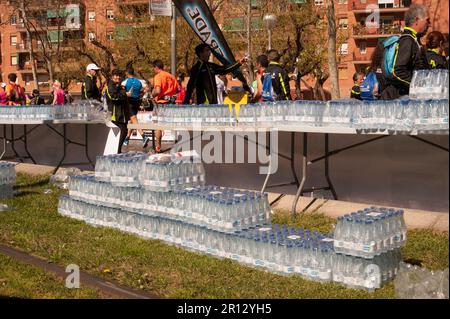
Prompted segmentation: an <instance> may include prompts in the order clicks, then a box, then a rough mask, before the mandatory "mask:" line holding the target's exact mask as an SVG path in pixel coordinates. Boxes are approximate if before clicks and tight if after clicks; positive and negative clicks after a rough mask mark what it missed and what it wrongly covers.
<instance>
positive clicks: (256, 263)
mask: <svg viewBox="0 0 450 319" xmlns="http://www.w3.org/2000/svg"><path fill="white" fill-rule="evenodd" d="M254 265H255V266H257V267H265V265H266V264H265V263H264V261H263V260H261V259H256V260H255V261H254Z"/></svg>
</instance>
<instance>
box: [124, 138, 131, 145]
mask: <svg viewBox="0 0 450 319" xmlns="http://www.w3.org/2000/svg"><path fill="white" fill-rule="evenodd" d="M128 144H130V139H129V138H128V137H127V138H126V139H125V141H123V145H125V146H128Z"/></svg>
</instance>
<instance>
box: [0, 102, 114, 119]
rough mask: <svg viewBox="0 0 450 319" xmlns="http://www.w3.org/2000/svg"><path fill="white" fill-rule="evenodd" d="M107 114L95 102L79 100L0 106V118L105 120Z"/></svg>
mask: <svg viewBox="0 0 450 319" xmlns="http://www.w3.org/2000/svg"><path fill="white" fill-rule="evenodd" d="M106 118H107V115H106V113H105V112H103V110H102V109H100V108H99V107H98V105H97V104H96V103H94V102H91V101H89V102H77V103H73V104H65V105H21V106H0V120H4V121H11V122H12V123H13V122H15V121H31V120H34V121H52V120H83V121H93V120H105V119H106Z"/></svg>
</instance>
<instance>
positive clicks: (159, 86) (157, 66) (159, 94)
mask: <svg viewBox="0 0 450 319" xmlns="http://www.w3.org/2000/svg"><path fill="white" fill-rule="evenodd" d="M153 68H154V71H155V79H154V82H155V83H154V88H153V93H152V96H153V97H154V98H155V101H156V103H158V104H175V101H176V95H177V93H178V91H179V90H180V85H179V84H178V81H177V79H176V78H175V77H174V76H173V75H172V74H170V73H169V72H166V71H164V63H163V62H162V61H161V60H155V61H154V62H153ZM161 138H162V131H156V152H157V153H160V152H161Z"/></svg>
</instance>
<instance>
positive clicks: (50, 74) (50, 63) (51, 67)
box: [45, 57, 54, 84]
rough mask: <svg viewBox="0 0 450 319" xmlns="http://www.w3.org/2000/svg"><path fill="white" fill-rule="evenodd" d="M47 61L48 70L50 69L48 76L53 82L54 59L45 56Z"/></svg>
mask: <svg viewBox="0 0 450 319" xmlns="http://www.w3.org/2000/svg"><path fill="white" fill-rule="evenodd" d="M45 63H46V64H47V71H48V78H49V82H50V83H52V84H53V82H54V79H53V73H54V72H53V63H52V60H51V59H49V58H47V57H46V58H45Z"/></svg>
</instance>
